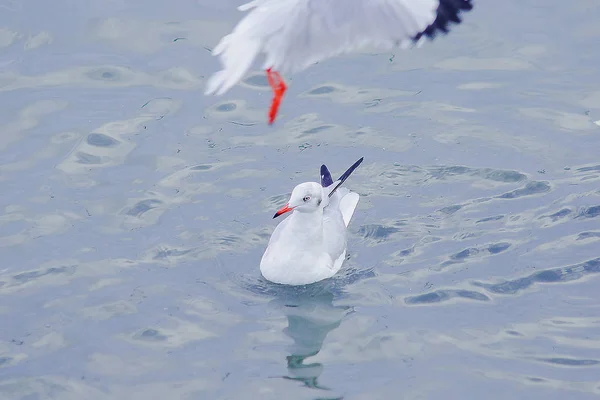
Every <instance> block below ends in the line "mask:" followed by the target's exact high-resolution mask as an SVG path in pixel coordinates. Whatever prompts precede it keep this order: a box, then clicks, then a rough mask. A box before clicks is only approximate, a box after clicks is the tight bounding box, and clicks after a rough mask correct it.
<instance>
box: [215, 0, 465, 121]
mask: <svg viewBox="0 0 600 400" xmlns="http://www.w3.org/2000/svg"><path fill="white" fill-rule="evenodd" d="M471 2H472V0H253V1H251V2H249V3H246V4H243V5H241V6H239V7H238V10H240V11H249V12H248V13H247V14H246V15H245V16H244V17H243V18H242V20H241V21H240V22H239V23H238V24H237V25H236V26H235V28H234V29H233V32H231V33H230V34H228V35H226V36H224V37H223V38H222V39H221V40H220V42H219V43H218V44H217V46H215V48H214V49H213V50H212V54H213V55H215V56H218V57H219V58H220V61H221V64H222V66H223V69H221V70H220V71H218V72H216V73H215V74H214V75H212V76H211V77H210V78H209V80H208V83H207V86H206V91H205V93H206V94H217V95H222V94H224V93H225V92H227V91H228V90H229V89H231V87H233V86H234V85H235V84H237V83H238V82H239V81H240V80H241V79H242V78H243V77H244V76H245V75H246V73H247V72H248V70H249V69H250V68H251V67H252V64H253V62H254V59H255V58H256V56H258V54H260V53H265V62H264V65H263V68H264V69H265V70H266V74H267V80H268V82H269V86H271V89H272V90H273V95H274V96H273V101H272V103H271V108H270V109H269V124H272V123H273V121H275V117H276V116H277V110H278V108H279V104H280V103H281V99H282V97H283V94H284V93H285V91H286V89H287V86H286V84H285V82H284V81H283V78H282V77H281V75H280V72H281V73H284V74H290V73H294V72H300V71H302V70H304V69H306V68H308V67H309V66H311V65H312V64H315V63H317V62H319V61H323V60H325V59H327V58H330V57H334V56H337V55H340V54H345V53H353V52H357V51H360V50H363V49H366V48H367V47H375V48H378V49H385V50H390V49H392V48H394V47H402V48H408V47H411V45H413V44H416V45H417V46H419V45H420V44H421V43H422V42H423V40H424V39H425V38H430V39H433V38H434V37H435V36H436V34H437V33H439V32H443V33H448V31H449V24H450V22H454V23H456V24H460V22H461V19H460V17H459V14H460V13H461V12H462V11H465V12H466V11H469V10H471V9H472V8H473V5H472V4H471Z"/></svg>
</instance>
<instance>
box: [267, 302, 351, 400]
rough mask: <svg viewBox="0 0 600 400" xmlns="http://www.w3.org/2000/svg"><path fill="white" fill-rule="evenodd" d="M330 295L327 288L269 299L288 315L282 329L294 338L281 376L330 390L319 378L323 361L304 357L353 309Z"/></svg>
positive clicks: (310, 355) (321, 343)
mask: <svg viewBox="0 0 600 400" xmlns="http://www.w3.org/2000/svg"><path fill="white" fill-rule="evenodd" d="M333 298H334V296H333V294H332V293H331V292H329V291H326V292H321V293H318V294H316V295H314V296H310V295H308V296H307V295H306V293H305V294H302V295H300V294H298V295H297V296H293V297H288V296H286V297H285V298H282V297H278V298H276V299H274V300H272V302H271V303H272V304H273V305H275V306H276V307H277V308H279V309H280V310H281V311H282V312H283V313H284V314H285V316H286V317H287V320H288V326H287V327H286V328H285V329H284V330H283V333H285V334H286V335H287V336H289V337H290V338H291V339H292V340H293V341H294V343H293V344H292V345H291V346H290V348H289V353H290V355H288V356H287V357H286V360H287V369H288V375H285V376H283V378H284V379H289V380H294V381H298V382H302V383H303V385H304V386H306V387H309V388H313V389H321V390H330V388H328V387H325V386H322V385H321V384H319V381H318V380H319V376H321V374H322V373H323V370H324V366H323V364H321V363H319V362H315V363H311V362H307V360H306V359H307V358H309V357H312V356H315V355H316V354H318V353H319V351H321V348H322V347H323V342H324V341H325V338H326V337H327V335H328V334H329V332H331V331H333V330H334V329H336V328H337V327H338V326H340V324H341V322H342V319H343V318H344V317H345V316H346V315H348V314H349V313H351V312H352V311H353V310H352V307H349V306H334V305H333ZM341 398H342V397H333V398H331V399H328V400H334V399H341Z"/></svg>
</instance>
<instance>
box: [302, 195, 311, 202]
mask: <svg viewBox="0 0 600 400" xmlns="http://www.w3.org/2000/svg"><path fill="white" fill-rule="evenodd" d="M302 200H304V201H305V202H307V201H309V200H310V196H304V198H303V199H302Z"/></svg>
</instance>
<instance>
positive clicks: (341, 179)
mask: <svg viewBox="0 0 600 400" xmlns="http://www.w3.org/2000/svg"><path fill="white" fill-rule="evenodd" d="M363 160H364V157H361V158H360V159H359V160H358V161H356V162H355V163H354V164H352V166H351V167H350V168H348V169H347V170H346V172H344V173H343V174H342V176H340V177H339V179H338V181H340V183H338V184H337V186H336V187H335V188H333V190H332V191H331V192H330V193H329V197H331V196H332V195H333V194H334V193H335V191H336V190H337V189H338V188H339V187H340V186H342V184H343V183H344V181H346V179H348V177H349V176H350V175H351V174H352V173H353V172H354V170H355V169H356V168H358V166H359V165H360V164H361V163H362V162H363Z"/></svg>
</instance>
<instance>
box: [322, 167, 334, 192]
mask: <svg viewBox="0 0 600 400" xmlns="http://www.w3.org/2000/svg"><path fill="white" fill-rule="evenodd" d="M332 184H333V178H332V177H331V173H330V172H329V170H328V169H327V166H326V165H325V164H323V165H321V186H323V187H327V186H330V185H332Z"/></svg>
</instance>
